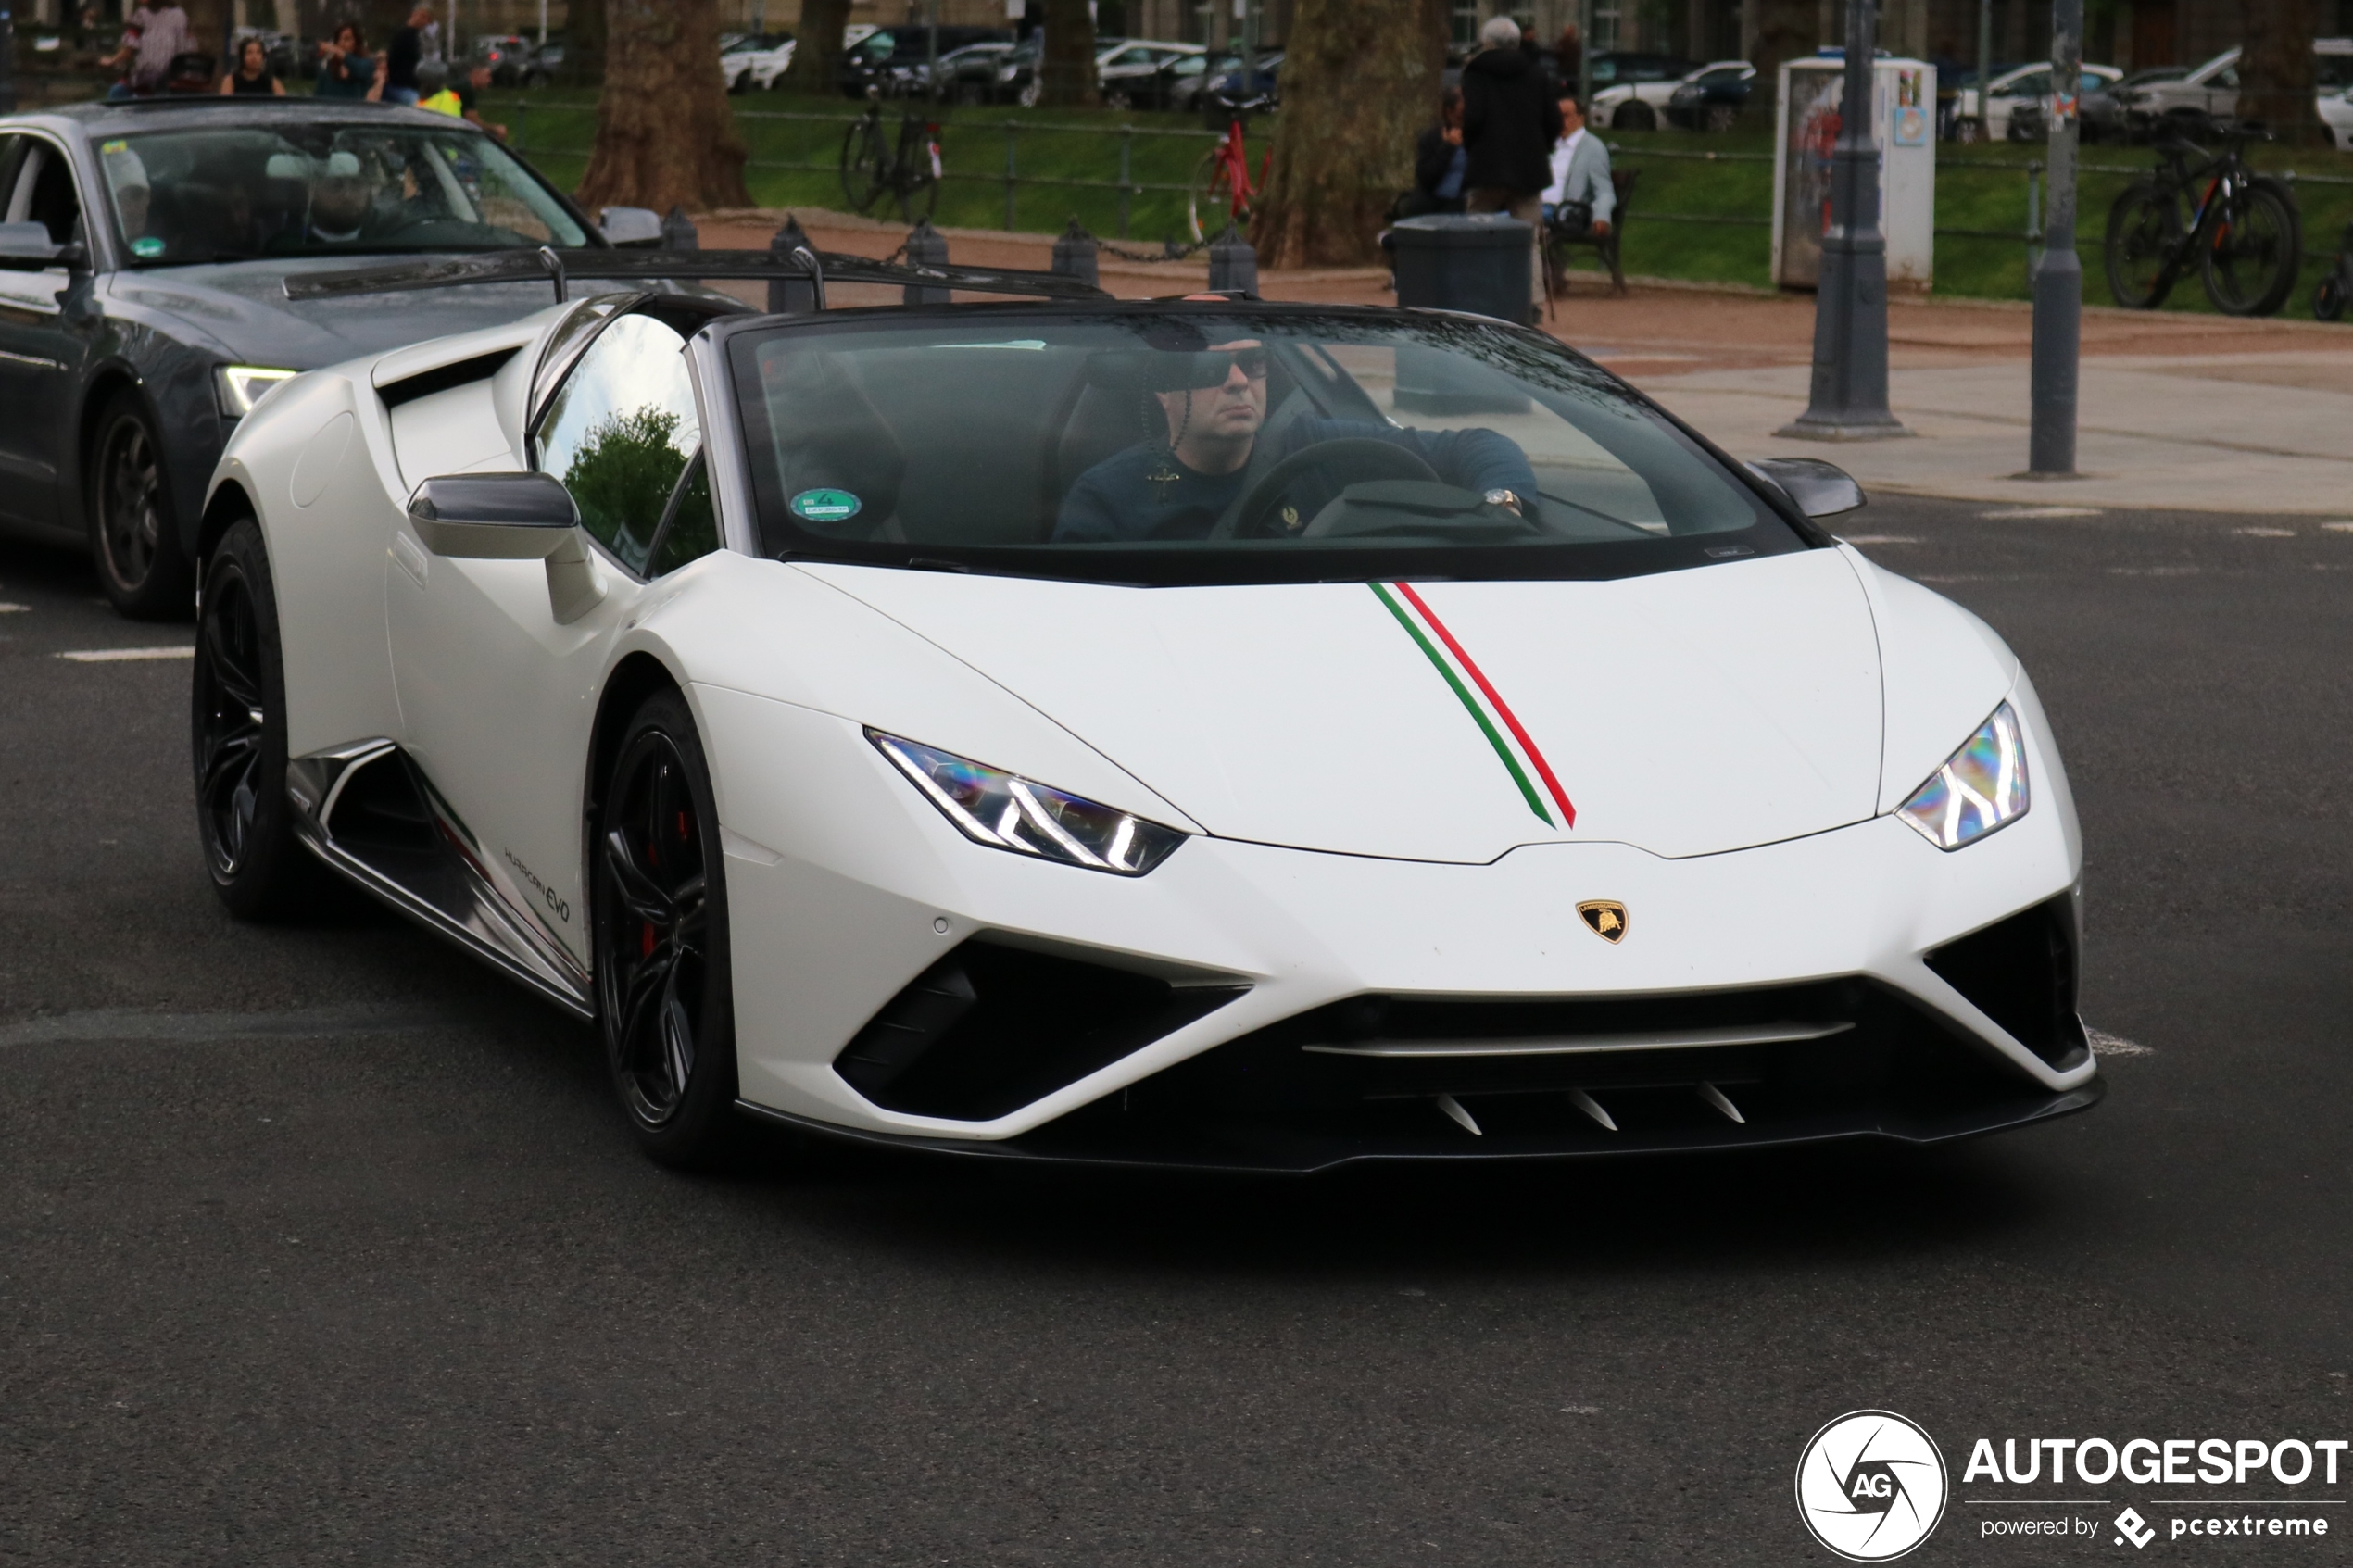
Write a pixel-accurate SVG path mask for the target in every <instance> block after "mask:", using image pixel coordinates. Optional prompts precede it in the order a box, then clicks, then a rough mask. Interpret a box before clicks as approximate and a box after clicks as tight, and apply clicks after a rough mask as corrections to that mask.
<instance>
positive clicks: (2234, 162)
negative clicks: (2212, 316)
mask: <svg viewBox="0 0 2353 1568" xmlns="http://www.w3.org/2000/svg"><path fill="white" fill-rule="evenodd" d="M2260 134H2261V133H2260V132H2253V131H2244V130H2243V131H2239V132H2233V134H2231V135H2230V136H2228V137H2227V138H2225V145H2224V147H2223V149H2222V151H2221V152H2220V153H2212V154H2209V153H2208V152H2207V151H2206V149H2205V148H2203V147H2200V146H2198V145H2197V144H2196V143H2194V142H2192V141H2191V140H2190V139H2189V137H2188V135H2187V134H2185V133H2176V134H2175V135H2174V136H2173V137H2172V138H2171V140H2169V141H2166V142H2163V143H2160V144H2158V166H2157V169H2156V171H2155V173H2154V174H2153V176H2152V177H2150V178H2148V179H2145V180H2136V181H2134V182H2133V183H2132V184H2131V185H2129V186H2127V187H2125V190H2124V194H2121V195H2120V196H2118V197H2117V198H2116V205H2115V206H2113V207H2109V208H2108V245H2107V263H2108V292H2109V293H2111V294H2113V295H2115V296H2116V303H2117V304H2119V305H2121V306H2124V307H2127V308H2128V309H2134V310H2154V309H2156V308H2157V307H2158V306H2160V305H2162V304H2164V303H2165V296H2166V295H2169V294H2171V292H2172V290H2173V285H2174V284H2175V283H2176V282H2180V281H2181V277H2182V274H2183V273H2184V272H2186V271H2188V270H2190V268H2191V267H2192V266H2196V269H2197V271H2198V277H2199V279H2200V281H2201V282H2204V283H2205V285H2206V296H2207V297H2208V299H2210V300H2212V301H2213V302H2214V308H2216V309H2217V310H2220V311H2221V312H2222V313H2223V314H2224V315H2226V316H2269V315H2271V313H2272V312H2273V311H2275V310H2277V309H2278V308H2279V307H2281V306H2282V305H2283V304H2284V303H2285V302H2286V300H2287V296H2288V295H2289V294H2290V293H2291V292H2292V291H2293V290H2294V289H2295V287H2296V269H2297V267H2298V266H2300V265H2301V264H2302V261H2303V258H2304V226H2303V222H2302V220H2300V219H2299V218H2298V217H2297V215H2296V196H2295V194H2294V193H2293V192H2292V191H2290V190H2289V189H2288V187H2287V185H2286V184H2285V183H2284V182H2281V181H2278V180H2274V179H2272V178H2271V176H2269V175H2266V174H2258V173H2256V172H2255V170H2254V169H2250V168H2249V167H2247V163H2246V158H2245V157H2244V156H2242V151H2243V149H2244V148H2245V146H2246V143H2247V142H2248V141H2249V140H2250V139H2253V138H2255V137H2257V136H2259V135H2260Z"/></svg>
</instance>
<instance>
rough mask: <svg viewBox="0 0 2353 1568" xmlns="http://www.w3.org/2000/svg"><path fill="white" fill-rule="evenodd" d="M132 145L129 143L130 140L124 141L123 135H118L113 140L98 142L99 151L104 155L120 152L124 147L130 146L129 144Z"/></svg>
mask: <svg viewBox="0 0 2353 1568" xmlns="http://www.w3.org/2000/svg"><path fill="white" fill-rule="evenodd" d="M130 145H131V144H130V143H128V142H126V141H124V140H123V139H122V138H121V137H120V136H118V137H116V138H115V139H114V140H113V141H111V142H101V143H99V144H98V151H99V153H100V154H101V155H102V156H103V155H105V154H107V153H119V152H121V151H122V150H123V149H124V148H126V147H128V146H130Z"/></svg>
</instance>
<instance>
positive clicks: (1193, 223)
mask: <svg viewBox="0 0 2353 1568" xmlns="http://www.w3.org/2000/svg"><path fill="white" fill-rule="evenodd" d="M1223 151H1224V144H1222V143H1221V144H1219V145H1218V146H1215V147H1212V148H1211V149H1210V150H1209V151H1207V152H1205V153H1203V154H1202V157H1201V161H1200V162H1199V163H1196V164H1195V165H1193V178H1192V181H1191V182H1190V186H1189V189H1188V190H1187V192H1186V194H1185V226H1186V228H1187V230H1188V232H1190V234H1191V235H1192V240H1193V243H1194V244H1195V245H1199V244H1201V242H1202V241H1203V240H1205V239H1207V238H1208V237H1209V236H1210V235H1211V234H1213V233H1222V232H1224V231H1225V228H1226V224H1227V221H1229V220H1232V219H1233V217H1234V182H1233V172H1232V169H1231V166H1229V165H1228V164H1227V162H1226V160H1225V158H1224V157H1223V156H1221V155H1222V153H1223ZM1211 224H1214V225H1215V227H1214V228H1211V227H1208V225H1211Z"/></svg>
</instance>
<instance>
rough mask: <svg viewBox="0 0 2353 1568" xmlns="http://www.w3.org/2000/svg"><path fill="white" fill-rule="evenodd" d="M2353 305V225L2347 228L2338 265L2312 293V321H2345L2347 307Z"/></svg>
mask: <svg viewBox="0 0 2353 1568" xmlns="http://www.w3.org/2000/svg"><path fill="white" fill-rule="evenodd" d="M2348 303H2353V223H2347V225H2346V226H2345V238H2344V240H2343V242H2342V243H2341V244H2340V245H2339V247H2338V250H2337V253H2336V265H2334V267H2331V268H2330V269H2329V275H2328V276H2327V277H2325V278H2322V280H2321V286H2320V287H2319V288H2317V289H2314V290H2313V291H2312V319H2313V320H2316V321H2337V320H2344V317H2345V307H2346V306H2347V304H2348Z"/></svg>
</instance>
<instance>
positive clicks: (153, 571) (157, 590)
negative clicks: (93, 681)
mask: <svg viewBox="0 0 2353 1568" xmlns="http://www.w3.org/2000/svg"><path fill="white" fill-rule="evenodd" d="M83 472H84V482H83V484H82V490H83V493H84V495H86V496H87V498H88V506H89V508H90V559H91V562H92V564H93V565H94V566H95V567H96V568H97V569H98V583H99V586H101V587H102V588H104V589H105V590H106V595H107V599H108V600H109V601H110V602H111V603H112V604H113V605H114V607H115V608H116V609H117V610H119V611H120V612H121V613H122V614H124V615H127V616H130V617H132V619H134V620H139V621H166V620H172V621H176V620H182V619H184V618H185V617H186V616H187V615H188V614H189V612H190V611H192V610H193V609H194V608H195V571H193V570H191V568H190V566H189V562H188V557H187V554H186V552H185V551H184V550H183V549H182V547H181V544H180V520H179V517H178V515H177V514H176V513H175V512H174V510H173V508H172V505H171V479H170V470H167V469H166V468H165V466H164V459H163V443H162V442H161V441H160V440H158V439H157V435H156V427H155V421H154V420H153V419H152V418H151V417H150V416H149V415H148V413H147V408H146V405H145V403H143V402H142V401H140V399H139V397H138V396H137V395H135V394H133V393H132V392H130V391H128V390H125V391H122V392H118V393H116V394H115V395H114V397H113V398H112V399H111V400H110V401H109V402H108V403H107V407H106V409H105V411H104V412H103V413H101V414H100V415H99V416H98V434H97V439H96V440H94V441H93V442H92V443H91V444H90V462H89V466H88V467H87V468H86V469H85V470H83Z"/></svg>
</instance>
